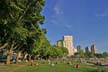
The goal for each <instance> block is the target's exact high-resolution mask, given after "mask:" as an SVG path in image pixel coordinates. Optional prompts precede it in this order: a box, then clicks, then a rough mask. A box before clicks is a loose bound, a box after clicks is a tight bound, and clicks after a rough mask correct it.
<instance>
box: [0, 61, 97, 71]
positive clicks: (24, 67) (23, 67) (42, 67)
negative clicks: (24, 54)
mask: <svg viewBox="0 0 108 72" xmlns="http://www.w3.org/2000/svg"><path fill="white" fill-rule="evenodd" d="M96 69H97V67H95V66H89V65H85V64H80V68H78V69H76V68H75V67H74V66H70V65H68V64H62V63H60V64H56V65H55V66H53V67H52V66H51V65H49V64H47V63H45V64H42V63H39V65H38V66H30V65H29V64H27V63H20V64H11V65H0V72H91V71H93V70H96Z"/></svg>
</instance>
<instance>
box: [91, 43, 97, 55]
mask: <svg viewBox="0 0 108 72" xmlns="http://www.w3.org/2000/svg"><path fill="white" fill-rule="evenodd" d="M91 53H92V54H96V45H95V44H93V45H92V46H91Z"/></svg>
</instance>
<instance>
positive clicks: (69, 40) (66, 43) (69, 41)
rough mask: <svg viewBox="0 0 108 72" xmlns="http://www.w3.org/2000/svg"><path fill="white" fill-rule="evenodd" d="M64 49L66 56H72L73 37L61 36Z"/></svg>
mask: <svg viewBox="0 0 108 72" xmlns="http://www.w3.org/2000/svg"><path fill="white" fill-rule="evenodd" d="M63 42H64V47H66V48H67V49H68V52H69V54H68V56H72V55H74V46H73V37H72V36H69V35H66V36H63Z"/></svg>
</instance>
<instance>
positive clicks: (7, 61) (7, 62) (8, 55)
mask: <svg viewBox="0 0 108 72" xmlns="http://www.w3.org/2000/svg"><path fill="white" fill-rule="evenodd" d="M11 54H12V49H10V50H8V53H7V59H6V64H10V63H11Z"/></svg>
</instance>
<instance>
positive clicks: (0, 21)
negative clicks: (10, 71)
mask: <svg viewBox="0 0 108 72" xmlns="http://www.w3.org/2000/svg"><path fill="white" fill-rule="evenodd" d="M44 3H45V2H44V0H1V1H0V49H3V48H6V49H7V50H8V54H7V62H6V63H7V64H9V63H10V56H11V54H12V51H13V50H16V51H19V50H20V51H26V50H27V51H26V52H27V53H30V54H31V53H32V50H33V48H35V47H34V44H35V43H38V41H39V40H40V36H41V34H42V33H43V32H42V29H41V28H40V27H39V24H43V21H44V19H45V17H44V16H42V15H41V11H42V7H43V6H44ZM30 42H31V43H30ZM38 44H39V43H38ZM23 47H25V48H23ZM26 48H27V49H26Z"/></svg>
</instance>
